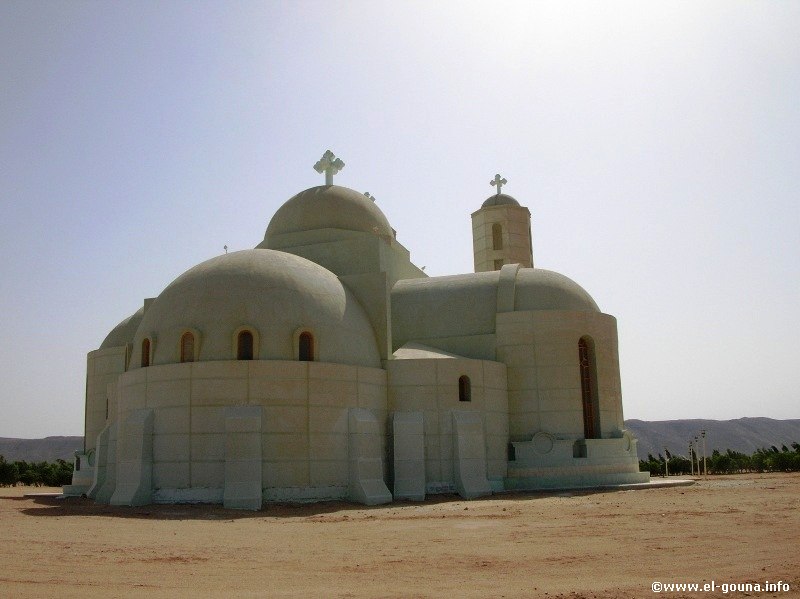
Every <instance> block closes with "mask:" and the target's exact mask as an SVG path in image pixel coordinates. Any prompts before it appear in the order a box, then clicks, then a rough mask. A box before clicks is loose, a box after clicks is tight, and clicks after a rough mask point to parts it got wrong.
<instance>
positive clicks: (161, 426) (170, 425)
mask: <svg viewBox="0 0 800 599" xmlns="http://www.w3.org/2000/svg"><path fill="white" fill-rule="evenodd" d="M232 406H260V407H261V414H262V427H261V430H262V434H261V443H262V447H261V455H262V481H263V485H264V499H265V500H308V499H330V498H343V497H345V496H346V495H347V486H348V438H347V433H348V410H349V409H350V408H364V409H367V410H369V411H370V412H371V413H372V414H374V415H375V417H376V418H377V419H378V420H379V421H380V422H382V423H385V422H386V417H387V406H386V372H385V371H384V370H382V369H378V368H368V367H362V366H348V365H341V364H330V363H321V362H288V361H269V362H267V361H217V362H195V363H186V364H168V365H162V366H150V367H147V368H140V369H136V370H133V371H131V372H128V373H126V374H125V375H123V376H122V377H121V379H120V385H119V410H118V418H119V419H120V421H124V419H125V418H127V416H128V415H129V414H130V413H132V412H133V411H134V410H138V409H143V408H152V409H153V410H154V430H153V487H154V499H155V500H156V501H181V500H187V501H188V500H195V501H216V502H221V501H222V492H223V486H224V468H225V416H224V415H225V410H226V408H229V407H232ZM384 428H385V427H384ZM382 444H383V447H382V452H383V455H385V451H386V447H385V446H386V439H385V435H384V437H383V439H382Z"/></svg>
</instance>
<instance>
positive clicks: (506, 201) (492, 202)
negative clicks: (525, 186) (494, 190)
mask: <svg viewBox="0 0 800 599" xmlns="http://www.w3.org/2000/svg"><path fill="white" fill-rule="evenodd" d="M489 206H519V202H518V201H517V200H515V199H514V198H512V197H511V196H510V195H507V194H505V193H500V194H495V195H493V196H491V197H490V198H487V200H486V201H485V202H484V203H483V204H481V208H488V207H489Z"/></svg>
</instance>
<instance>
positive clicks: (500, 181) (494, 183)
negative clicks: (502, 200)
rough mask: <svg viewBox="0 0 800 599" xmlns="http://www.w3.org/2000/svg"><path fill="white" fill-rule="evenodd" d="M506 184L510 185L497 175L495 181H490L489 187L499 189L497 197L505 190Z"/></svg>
mask: <svg viewBox="0 0 800 599" xmlns="http://www.w3.org/2000/svg"><path fill="white" fill-rule="evenodd" d="M506 183H508V181H506V180H505V179H504V178H503V177H501V176H500V175H499V174H497V175H495V176H494V179H492V180H491V181H489V185H492V186H493V187H497V195H500V190H501V189H502V188H503V185H505V184H506Z"/></svg>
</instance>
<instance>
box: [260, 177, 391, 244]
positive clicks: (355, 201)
mask: <svg viewBox="0 0 800 599" xmlns="http://www.w3.org/2000/svg"><path fill="white" fill-rule="evenodd" d="M318 229H344V230H346V231H361V232H364V233H376V234H378V235H389V236H392V227H391V225H390V224H389V221H388V220H387V219H386V216H385V215H384V214H383V212H381V210H380V208H378V206H377V205H376V204H375V202H373V201H372V200H371V199H369V198H368V197H366V196H365V195H364V194H361V193H358V192H357V191H354V190H352V189H348V188H346V187H339V186H338V185H323V186H320V187H312V188H311V189H306V190H305V191H301V192H300V193H298V194H297V195H296V196H294V197H292V198H290V199H289V200H287V201H286V203H284V204H283V206H281V207H280V208H278V211H277V212H276V213H275V216H273V217H272V220H271V221H270V223H269V226H267V231H266V233H265V234H264V242H265V243H264V244H263V245H262V246H261V247H265V246H266V247H272V245H271V244H270V240H271V239H273V238H274V237H275V236H278V235H283V234H285V233H297V232H299V231H315V230H318Z"/></svg>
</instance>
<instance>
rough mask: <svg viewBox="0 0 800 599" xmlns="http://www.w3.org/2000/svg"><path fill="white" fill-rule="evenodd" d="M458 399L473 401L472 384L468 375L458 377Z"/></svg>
mask: <svg viewBox="0 0 800 599" xmlns="http://www.w3.org/2000/svg"><path fill="white" fill-rule="evenodd" d="M458 401H472V386H471V385H470V382H469V377H468V376H467V375H463V376H461V377H459V379H458Z"/></svg>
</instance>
